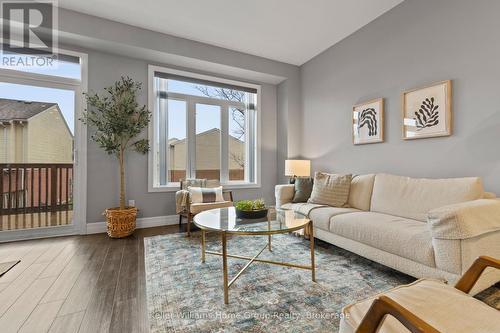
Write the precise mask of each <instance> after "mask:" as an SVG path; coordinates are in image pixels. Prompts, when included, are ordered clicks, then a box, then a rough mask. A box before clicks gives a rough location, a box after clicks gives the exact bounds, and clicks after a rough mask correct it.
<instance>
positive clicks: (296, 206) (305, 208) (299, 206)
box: [280, 202, 326, 216]
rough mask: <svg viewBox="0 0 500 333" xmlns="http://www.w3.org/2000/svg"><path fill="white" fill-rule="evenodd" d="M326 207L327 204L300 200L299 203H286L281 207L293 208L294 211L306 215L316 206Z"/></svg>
mask: <svg viewBox="0 0 500 333" xmlns="http://www.w3.org/2000/svg"><path fill="white" fill-rule="evenodd" d="M320 207H326V206H325V205H319V204H313V203H309V202H298V203H291V202H289V203H286V204H283V205H281V207H280V208H283V209H292V210H293V211H295V212H297V213H300V214H302V215H304V216H309V213H310V212H311V211H312V210H313V209H316V208H320Z"/></svg>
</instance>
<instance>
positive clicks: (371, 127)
mask: <svg viewBox="0 0 500 333" xmlns="http://www.w3.org/2000/svg"><path fill="white" fill-rule="evenodd" d="M365 125H366V126H367V127H368V136H376V135H377V130H378V125H377V113H376V112H375V109H374V108H368V109H364V110H363V111H361V114H360V116H359V122H358V130H359V129H361V127H363V126H365Z"/></svg>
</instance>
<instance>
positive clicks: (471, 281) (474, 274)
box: [455, 256, 500, 293]
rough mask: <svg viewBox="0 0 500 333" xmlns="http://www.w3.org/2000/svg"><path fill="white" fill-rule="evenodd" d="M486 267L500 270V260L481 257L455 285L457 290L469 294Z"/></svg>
mask: <svg viewBox="0 0 500 333" xmlns="http://www.w3.org/2000/svg"><path fill="white" fill-rule="evenodd" d="M486 267H494V268H496V269H500V260H498V259H495V258H492V257H488V256H480V257H479V258H477V259H476V260H475V261H474V262H473V263H472V265H471V266H470V267H469V269H468V270H467V271H466V272H465V273H464V275H462V277H461V278H460V280H458V282H457V284H455V288H457V289H458V290H461V291H463V292H464V293H469V292H470V291H471V289H472V287H474V285H475V284H476V282H477V280H479V277H480V276H481V273H483V271H484V270H485V269H486Z"/></svg>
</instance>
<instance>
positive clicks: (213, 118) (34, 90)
mask: <svg viewBox="0 0 500 333" xmlns="http://www.w3.org/2000/svg"><path fill="white" fill-rule="evenodd" d="M0 67H1V66H0ZM16 69H17V70H21V71H26V72H31V73H39V74H49V75H55V76H62V77H67V78H75V79H80V65H79V64H75V63H68V62H58V66H57V67H56V68H47V67H38V68H37V67H30V68H19V67H16ZM117 79H119V78H117ZM196 86H197V85H196V84H194V83H189V82H182V81H176V80H168V90H169V91H171V92H178V93H184V94H190V95H195V96H205V95H204V94H203V93H202V92H200V91H199V90H198V89H196ZM98 93H99V92H98ZM143 93H145V92H143ZM0 98H9V99H17V100H25V101H33V102H48V103H57V104H58V105H59V108H60V109H61V112H62V114H63V116H64V119H65V120H66V123H67V124H68V127H69V128H70V130H71V132H72V133H73V134H74V128H75V93H74V92H73V91H72V90H64V89H55V88H45V87H39V86H30V85H21V84H13V83H6V82H1V81H0ZM168 110H169V124H168V125H169V126H168V132H169V139H173V138H177V139H184V138H186V112H187V110H186V103H185V102H182V101H175V100H169V101H168ZM220 122H221V110H220V107H219V106H215V105H206V104H197V105H196V133H197V134H198V133H201V132H205V131H208V130H210V129H213V128H218V129H220ZM235 129H237V125H236V124H235V123H234V122H233V121H232V119H231V117H230V118H229V131H230V134H231V135H233V136H235V137H238V135H236V134H233V131H234V130H235Z"/></svg>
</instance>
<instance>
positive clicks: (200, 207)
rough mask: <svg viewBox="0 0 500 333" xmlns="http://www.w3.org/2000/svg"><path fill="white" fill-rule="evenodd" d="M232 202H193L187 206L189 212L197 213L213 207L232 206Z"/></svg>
mask: <svg viewBox="0 0 500 333" xmlns="http://www.w3.org/2000/svg"><path fill="white" fill-rule="evenodd" d="M232 206H233V203H232V202H231V201H221V202H209V203H193V204H191V205H190V206H189V209H190V211H191V214H198V213H200V212H203V211H205V210H209V209H214V208H224V207H232Z"/></svg>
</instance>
